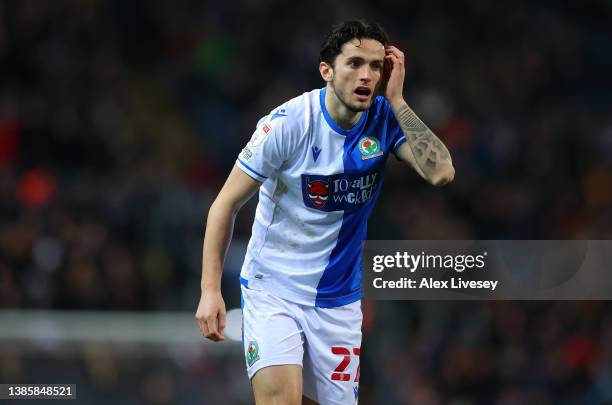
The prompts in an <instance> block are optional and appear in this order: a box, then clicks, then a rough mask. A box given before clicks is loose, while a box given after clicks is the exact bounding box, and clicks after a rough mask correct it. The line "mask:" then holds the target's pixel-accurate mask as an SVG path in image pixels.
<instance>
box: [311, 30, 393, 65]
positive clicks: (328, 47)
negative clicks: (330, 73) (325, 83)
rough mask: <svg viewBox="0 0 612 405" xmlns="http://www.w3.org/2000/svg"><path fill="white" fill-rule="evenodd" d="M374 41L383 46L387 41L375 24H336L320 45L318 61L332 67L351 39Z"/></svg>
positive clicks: (385, 35)
mask: <svg viewBox="0 0 612 405" xmlns="http://www.w3.org/2000/svg"><path fill="white" fill-rule="evenodd" d="M355 38H357V39H375V40H377V41H378V42H380V43H381V44H383V45H387V42H388V41H389V39H388V37H387V33H386V32H385V31H384V30H383V29H382V27H381V26H380V25H378V24H377V23H375V22H371V21H365V20H349V21H344V22H341V23H339V24H336V25H334V26H333V27H332V29H331V31H329V32H328V33H327V36H326V37H325V41H323V43H322V44H321V51H320V53H319V61H320V62H326V63H329V64H330V65H332V66H333V65H334V62H335V61H336V56H338V55H339V54H340V53H341V52H342V46H343V45H344V44H346V43H347V42H349V41H350V40H352V39H355Z"/></svg>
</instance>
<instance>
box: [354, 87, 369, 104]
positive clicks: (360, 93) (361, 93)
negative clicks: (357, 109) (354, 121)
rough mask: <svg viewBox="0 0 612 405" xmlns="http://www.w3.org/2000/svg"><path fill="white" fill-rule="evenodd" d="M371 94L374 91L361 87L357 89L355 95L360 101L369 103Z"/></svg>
mask: <svg viewBox="0 0 612 405" xmlns="http://www.w3.org/2000/svg"><path fill="white" fill-rule="evenodd" d="M371 94H372V90H371V89H370V88H369V87H365V86H359V87H357V88H356V89H355V95H356V96H357V100H359V101H368V99H369V98H370V95H371Z"/></svg>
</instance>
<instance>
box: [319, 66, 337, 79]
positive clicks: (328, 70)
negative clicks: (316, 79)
mask: <svg viewBox="0 0 612 405" xmlns="http://www.w3.org/2000/svg"><path fill="white" fill-rule="evenodd" d="M319 72H320V73H321V77H322V78H323V80H325V81H326V82H331V81H332V80H333V79H334V68H333V67H332V66H331V65H330V64H329V63H327V62H321V63H319Z"/></svg>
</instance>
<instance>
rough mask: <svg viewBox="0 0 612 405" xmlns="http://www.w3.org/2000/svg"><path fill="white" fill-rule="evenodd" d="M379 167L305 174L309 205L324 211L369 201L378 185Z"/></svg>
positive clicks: (305, 202)
mask: <svg viewBox="0 0 612 405" xmlns="http://www.w3.org/2000/svg"><path fill="white" fill-rule="evenodd" d="M380 177H381V174H380V173H379V172H378V171H371V172H367V173H354V174H345V173H341V174H334V175H331V176H321V175H316V174H303V175H302V197H303V200H304V204H305V205H306V206H307V207H310V208H314V209H317V210H321V211H327V212H329V211H344V210H352V209H356V208H359V207H361V206H362V205H364V204H366V203H367V202H368V201H370V199H371V198H372V196H373V195H374V193H375V192H376V190H377V188H378V184H379V183H380Z"/></svg>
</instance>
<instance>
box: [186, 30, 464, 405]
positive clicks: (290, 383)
mask: <svg viewBox="0 0 612 405" xmlns="http://www.w3.org/2000/svg"><path fill="white" fill-rule="evenodd" d="M319 72H320V73H321V77H322V78H323V80H324V81H325V83H326V85H325V87H324V88H322V89H317V90H313V91H310V92H308V93H304V94H302V95H300V96H298V97H296V98H294V99H292V100H289V101H287V102H286V103H284V104H282V105H281V106H279V107H277V108H275V109H274V110H272V111H271V112H270V113H269V114H268V115H266V116H265V117H263V118H262V119H261V120H260V121H259V122H258V124H257V128H256V130H255V132H254V134H253V136H252V138H251V140H250V141H249V142H248V144H247V145H246V146H245V148H244V149H243V150H242V151H241V153H240V154H239V156H238V159H237V160H236V164H235V166H234V168H233V169H232V171H231V173H230V175H229V177H228V179H227V181H226V183H225V185H224V186H223V188H222V189H221V191H220V192H219V195H218V196H217V198H216V200H215V201H214V203H213V204H212V206H211V208H210V211H209V214H208V220H207V224H206V235H205V237H204V254H203V260H202V296H201V298H200V303H199V305H198V309H197V312H196V320H197V322H198V325H199V327H200V329H201V331H202V334H203V335H204V336H206V337H207V338H209V339H211V340H213V341H221V340H224V337H223V334H222V332H223V328H224V327H225V314H226V310H225V303H224V301H223V297H222V296H221V272H222V269H223V260H224V256H225V252H226V250H227V247H228V245H229V243H230V240H231V237H232V230H233V224H234V219H235V216H236V213H237V212H238V210H239V209H240V208H241V207H242V205H243V204H244V203H245V202H246V201H247V200H249V199H250V198H251V197H252V196H253V194H254V193H255V192H256V191H257V190H259V204H258V205H257V211H256V214H255V220H254V224H253V233H252V236H251V239H250V241H249V245H248V249H247V253H246V257H245V260H244V265H243V267H242V271H241V275H240V283H241V289H242V300H243V344H244V355H245V361H246V368H247V372H248V375H249V378H250V379H251V384H252V387H253V392H254V395H255V401H256V403H257V404H258V405H264V404H283V405H285V404H300V403H305V404H312V403H320V404H355V403H357V399H358V384H359V354H360V346H361V322H362V313H361V298H362V289H361V277H362V275H361V264H362V242H363V240H364V239H365V238H366V227H367V220H368V217H369V215H370V213H371V212H372V208H373V207H374V204H375V202H376V200H377V198H378V195H379V193H380V190H381V186H382V181H383V175H384V169H385V163H386V160H387V157H388V156H389V154H390V153H393V154H394V155H395V156H396V157H397V158H398V159H400V160H402V161H404V162H406V163H407V164H408V165H409V166H410V167H412V168H413V169H414V170H415V171H416V172H417V173H418V174H419V175H420V176H421V177H423V178H424V179H425V180H426V181H428V182H429V183H431V184H433V185H436V186H440V185H444V184H446V183H448V182H450V181H452V180H453V177H454V174H455V170H454V168H453V164H452V160H451V157H450V154H449V152H448V150H447V149H446V147H445V146H444V144H443V143H442V142H441V141H440V139H438V138H437V137H436V136H435V135H434V134H433V133H432V132H431V130H430V129H429V128H428V127H427V126H426V125H425V124H424V123H423V122H422V121H421V120H420V119H419V118H418V117H417V116H416V115H415V113H414V112H413V111H412V110H411V109H410V107H408V105H407V104H406V101H404V98H403V94H402V93H403V85H404V73H405V70H404V54H403V53H402V52H401V51H400V50H399V49H397V48H396V47H394V46H391V45H388V42H387V35H386V34H385V32H384V31H383V30H382V29H381V27H380V26H379V25H377V24H375V23H370V22H366V21H347V22H344V23H341V24H338V25H336V26H334V27H333V29H332V30H331V32H330V33H329V34H328V35H327V37H326V39H325V41H324V42H323V44H322V47H321V52H320V63H319ZM379 90H380V94H382V96H376V94H377V93H378V92H379Z"/></svg>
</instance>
